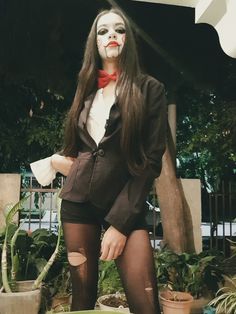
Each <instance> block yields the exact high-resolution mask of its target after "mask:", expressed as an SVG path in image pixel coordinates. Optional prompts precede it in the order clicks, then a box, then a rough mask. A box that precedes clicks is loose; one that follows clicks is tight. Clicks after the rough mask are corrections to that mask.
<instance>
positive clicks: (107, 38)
mask: <svg viewBox="0 0 236 314" xmlns="http://www.w3.org/2000/svg"><path fill="white" fill-rule="evenodd" d="M124 43H125V23H124V20H123V19H122V18H121V17H120V16H119V15H117V14H115V13H107V14H105V15H103V16H101V17H100V18H99V20H98V22H97V47H98V52H99V55H100V57H101V58H102V60H106V59H112V58H117V57H118V56H119V55H120V54H121V51H122V49H123V47H124Z"/></svg>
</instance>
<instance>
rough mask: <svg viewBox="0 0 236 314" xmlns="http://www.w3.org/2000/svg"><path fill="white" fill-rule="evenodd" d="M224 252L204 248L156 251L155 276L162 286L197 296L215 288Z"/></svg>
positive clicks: (220, 271) (220, 278)
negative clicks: (197, 250) (195, 250)
mask: <svg viewBox="0 0 236 314" xmlns="http://www.w3.org/2000/svg"><path fill="white" fill-rule="evenodd" d="M222 261H223V255H222V254H221V253H220V252H216V251H215V252H213V251H203V252H201V253H200V254H195V253H192V254H188V253H182V254H176V253H174V252H172V251H171V250H168V249H163V250H161V251H157V252H156V253H155V263H156V268H157V280H158V284H159V286H160V287H161V288H169V289H171V290H176V291H184V292H190V293H191V294H192V296H193V297H195V298H199V297H200V296H202V295H206V294H209V292H216V291H217V290H218V289H219V283H221V282H222V281H223V276H222V267H221V265H222Z"/></svg>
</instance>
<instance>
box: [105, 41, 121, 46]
mask: <svg viewBox="0 0 236 314" xmlns="http://www.w3.org/2000/svg"><path fill="white" fill-rule="evenodd" d="M108 46H109V47H117V46H120V45H119V44H118V42H117V41H109V43H108V44H107V46H106V47H108Z"/></svg>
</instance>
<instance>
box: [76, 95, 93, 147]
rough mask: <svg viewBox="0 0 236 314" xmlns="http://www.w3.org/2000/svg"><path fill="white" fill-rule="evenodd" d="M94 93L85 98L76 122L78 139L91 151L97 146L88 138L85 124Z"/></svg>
mask: <svg viewBox="0 0 236 314" xmlns="http://www.w3.org/2000/svg"><path fill="white" fill-rule="evenodd" d="M95 95H96V93H93V94H91V95H90V96H88V97H87V99H86V100H85V102H84V108H83V109H82V111H81V113H80V115H79V121H78V127H79V134H80V138H81V139H82V140H83V141H84V142H85V143H86V144H87V145H88V146H90V147H91V148H92V149H94V148H96V147H97V144H96V143H95V141H94V140H93V138H92V137H91V136H90V134H89V133H88V131H87V128H86V122H87V118H88V114H89V110H90V108H91V106H92V103H93V99H94V97H95Z"/></svg>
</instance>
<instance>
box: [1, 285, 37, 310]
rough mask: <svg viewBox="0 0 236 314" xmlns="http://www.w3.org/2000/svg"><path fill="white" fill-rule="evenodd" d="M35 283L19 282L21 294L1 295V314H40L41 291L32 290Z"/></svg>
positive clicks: (18, 286)
mask: <svg viewBox="0 0 236 314" xmlns="http://www.w3.org/2000/svg"><path fill="white" fill-rule="evenodd" d="M33 282H34V281H21V282H20V281H19V282H17V290H18V291H19V292H12V293H5V292H2V293H0V313H4V314H19V313H24V314H38V312H39V308H40V301H41V290H40V289H36V290H31V288H32V284H33Z"/></svg>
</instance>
